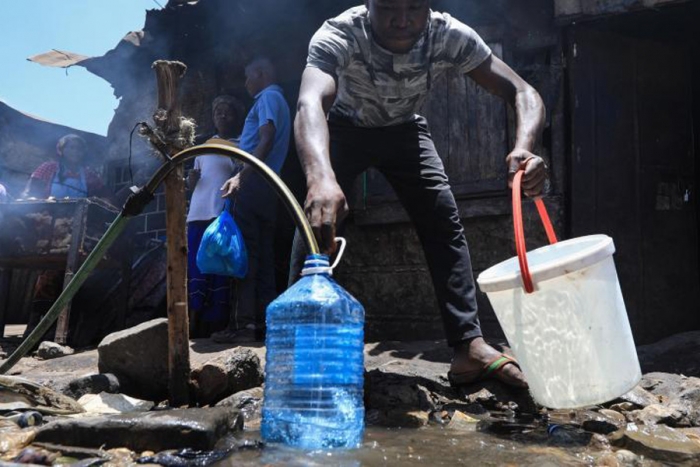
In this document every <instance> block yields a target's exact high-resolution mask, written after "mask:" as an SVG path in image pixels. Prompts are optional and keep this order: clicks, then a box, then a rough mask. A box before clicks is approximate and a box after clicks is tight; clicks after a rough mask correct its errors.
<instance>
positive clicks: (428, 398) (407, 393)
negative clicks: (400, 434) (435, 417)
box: [365, 369, 438, 426]
mask: <svg viewBox="0 0 700 467" xmlns="http://www.w3.org/2000/svg"><path fill="white" fill-rule="evenodd" d="M388 371H389V370H385V369H376V370H372V371H369V372H367V373H366V374H365V408H366V409H377V410H379V411H382V412H386V411H387V410H392V409H400V410H399V411H403V412H410V411H425V412H429V411H433V410H436V409H437V408H438V405H437V403H436V400H435V399H434V398H433V393H432V392H431V391H430V390H428V389H427V388H426V387H425V386H423V384H422V383H423V380H421V379H420V378H417V377H410V376H404V375H398V374H395V373H389V372H388ZM392 426H395V425H392Z"/></svg>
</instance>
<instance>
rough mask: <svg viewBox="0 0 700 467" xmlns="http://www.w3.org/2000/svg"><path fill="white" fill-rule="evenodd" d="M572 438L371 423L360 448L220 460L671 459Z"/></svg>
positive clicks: (577, 462) (528, 462) (272, 451)
mask: <svg viewBox="0 0 700 467" xmlns="http://www.w3.org/2000/svg"><path fill="white" fill-rule="evenodd" d="M246 437H247V439H250V440H256V439H259V434H258V433H256V432H248V433H246ZM570 442H571V441H570V440H561V439H558V438H553V437H551V436H549V435H547V432H546V430H544V429H542V430H538V431H534V432H531V433H528V434H525V435H523V434H519V435H507V436H503V437H500V436H497V435H494V434H491V433H485V432H480V431H474V432H460V431H454V430H451V429H448V428H444V427H436V426H428V427H424V428H419V429H383V428H376V427H370V428H369V429H368V430H367V432H366V434H365V441H364V444H363V446H362V447H361V448H359V449H356V450H351V451H315V452H307V453H304V452H299V451H295V450H293V449H289V448H280V447H266V448H263V449H260V450H245V451H242V452H237V453H236V454H233V455H232V456H230V457H229V458H227V459H225V460H223V461H221V462H218V463H217V465H220V466H224V465H226V466H228V465H230V466H234V465H235V466H261V465H285V466H299V467H302V466H339V467H359V466H385V465H386V466H397V465H401V466H455V465H473V466H533V467H535V466H536V467H545V466H584V465H607V466H615V465H620V466H623V465H635V466H643V467H657V466H662V465H668V464H662V463H659V462H655V461H651V460H644V459H643V458H639V457H637V458H636V459H635V460H634V461H633V462H632V463H624V461H623V462H620V461H619V460H618V458H617V457H615V455H614V454H612V453H610V452H604V451H600V450H595V449H592V448H590V447H588V446H576V445H573V446H571V445H567V444H569V443H570ZM606 456H607V457H606ZM620 457H623V456H620ZM613 458H614V459H615V460H613ZM616 461H617V463H616ZM675 465H682V464H675ZM687 465H688V466H690V465H691V464H687Z"/></svg>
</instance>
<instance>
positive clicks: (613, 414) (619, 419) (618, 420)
mask: <svg viewBox="0 0 700 467" xmlns="http://www.w3.org/2000/svg"><path fill="white" fill-rule="evenodd" d="M598 412H599V413H600V414H602V415H605V416H606V417H608V418H609V419H610V420H614V421H615V424H618V426H620V427H622V426H624V425H625V424H626V423H627V418H625V416H624V415H622V414H621V413H620V412H618V411H616V410H610V409H600V410H599V411H598Z"/></svg>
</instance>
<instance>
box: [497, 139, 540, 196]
mask: <svg viewBox="0 0 700 467" xmlns="http://www.w3.org/2000/svg"><path fill="white" fill-rule="evenodd" d="M506 163H507V164H508V187H510V188H512V187H513V177H515V173H516V172H517V171H518V170H520V169H524V170H525V173H524V174H523V179H522V188H523V192H525V195H527V196H529V197H536V196H541V195H542V191H543V189H544V182H545V180H547V164H545V162H544V159H542V158H541V157H540V156H536V155H534V154H533V153H531V152H530V151H526V150H525V149H515V150H513V151H512V152H511V153H510V154H508V157H506Z"/></svg>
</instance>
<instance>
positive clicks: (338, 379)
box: [261, 255, 365, 449]
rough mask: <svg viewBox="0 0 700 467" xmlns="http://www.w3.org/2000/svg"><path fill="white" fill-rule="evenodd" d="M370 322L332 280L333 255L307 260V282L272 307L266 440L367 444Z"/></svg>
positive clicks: (310, 445) (308, 445) (300, 444)
mask: <svg viewBox="0 0 700 467" xmlns="http://www.w3.org/2000/svg"><path fill="white" fill-rule="evenodd" d="M364 320H365V311H364V308H363V307H362V305H361V304H360V303H359V302H358V301H357V300H356V299H355V298H353V297H352V296H351V295H350V294H349V293H348V292H347V291H346V290H345V289H343V288H342V287H341V286H340V285H338V284H337V283H336V282H335V281H334V280H333V278H332V277H331V268H330V267H329V263H328V257H327V256H324V255H310V256H308V257H307V258H306V261H305V263H304V269H303V271H302V277H301V279H299V281H298V282H297V283H296V284H294V285H293V286H292V287H290V288H289V289H288V290H287V291H286V292H285V293H283V294H282V295H280V296H279V297H278V298H277V300H275V301H274V302H272V303H271V304H270V305H269V306H268V308H267V335H266V336H267V337H266V340H265V344H266V347H267V355H266V367H265V399H264V402H263V409H262V426H261V432H262V433H261V434H262V438H263V440H264V441H265V442H267V443H281V444H285V445H288V446H293V447H297V448H302V449H324V448H354V447H358V446H359V445H360V444H361V442H362V435H363V432H364V426H365V422H364V420H365V409H364V404H363V379H364V377H363V374H364V352H363V350H364Z"/></svg>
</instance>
